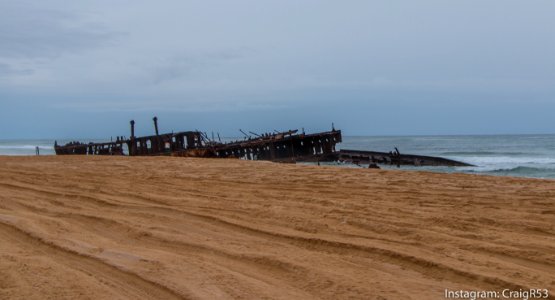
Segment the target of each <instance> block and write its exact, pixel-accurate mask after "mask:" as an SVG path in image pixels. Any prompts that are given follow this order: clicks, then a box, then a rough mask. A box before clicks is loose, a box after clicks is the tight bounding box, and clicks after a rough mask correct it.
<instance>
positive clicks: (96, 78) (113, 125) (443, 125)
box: [0, 0, 555, 138]
mask: <svg viewBox="0 0 555 300" xmlns="http://www.w3.org/2000/svg"><path fill="white" fill-rule="evenodd" d="M554 16H555V1H552V0H535V1H524V0H522V1H510V0H488V1H483V0H479V1H478V0H476V1H472V0H464V1H463V0H458V1H457V0H453V1H445V0H437V1H429V0H422V1H408V0H407V1H396V0H384V1H369V0H365V1H322V0H318V1H310V0H304V1H283V0H281V1H261V0H257V1H255V0H252V1H240V0H235V1H209V0H202V1H200V0H199V1H184V0H175V1H170V0H168V1H138V0H133V1H121V0H110V1H102V0H95V1H84V0H83V1H55V0H41V1H24V0H17V1H16V0H13V1H7V0H0V138H41V137H44V138H67V137H90V138H103V137H104V138H105V137H109V136H111V135H114V136H115V135H128V123H129V120H130V119H135V121H136V122H137V127H138V128H137V131H138V134H151V133H152V132H153V129H152V125H151V123H152V121H151V118H152V116H154V115H157V116H158V117H159V120H160V121H159V122H160V127H161V130H162V131H172V130H175V131H179V130H192V129H201V130H204V131H208V132H210V131H219V132H221V133H222V134H223V135H227V136H230V135H232V136H236V135H239V132H238V129H239V128H242V129H244V130H250V131H259V132H260V131H264V130H266V131H271V130H273V129H278V130H281V129H283V130H286V129H292V128H301V127H304V128H305V129H307V130H311V131H316V130H327V129H329V128H331V123H332V122H334V123H335V125H336V127H338V128H341V129H343V131H344V134H345V135H391V134H394V135H410V134H495V133H555V118H554V114H555V17H554Z"/></svg>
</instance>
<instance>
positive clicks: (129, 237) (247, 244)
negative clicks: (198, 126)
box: [0, 156, 555, 299]
mask: <svg viewBox="0 0 555 300" xmlns="http://www.w3.org/2000/svg"><path fill="white" fill-rule="evenodd" d="M531 288H538V289H548V290H549V291H550V294H551V295H552V296H553V295H554V294H555V181H554V180H538V179H521V178H511V177H490V176H478V175H465V174H436V173H426V172H412V171H385V170H370V169H349V168H338V167H324V166H320V167H318V166H302V165H290V164H276V163H270V162H251V161H239V160H233V159H229V160H223V159H222V160H217V159H187V158H172V157H150V158H147V157H77V156H73V157H69V156H68V157H60V156H58V157H55V156H49V157H46V156H45V157H0V299H228V298H243V299H260V298H271V299H322V298H324V299H345V298H355V299H443V298H444V292H445V290H446V289H448V290H493V291H502V290H504V289H510V290H516V291H518V290H520V289H522V290H528V289H531Z"/></svg>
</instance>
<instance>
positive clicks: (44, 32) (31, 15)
mask: <svg viewBox="0 0 555 300" xmlns="http://www.w3.org/2000/svg"><path fill="white" fill-rule="evenodd" d="M0 5H1V9H0V41H2V42H1V43H0V57H3V58H18V59H21V58H27V59H37V58H52V57H57V56H59V55H61V54H63V53H70V52H75V51H82V50H86V49H90V48H94V47H98V46H101V45H103V44H105V43H108V42H109V41H111V40H112V39H113V38H114V37H115V36H116V35H117V34H116V33H113V32H110V31H108V30H107V29H105V28H103V27H102V25H101V24H94V23H93V24H91V23H86V22H83V21H81V20H80V15H79V14H78V13H75V14H72V13H70V12H63V11H60V10H54V9H46V8H35V7H33V5H32V4H31V3H27V2H13V3H6V2H1V3H0Z"/></svg>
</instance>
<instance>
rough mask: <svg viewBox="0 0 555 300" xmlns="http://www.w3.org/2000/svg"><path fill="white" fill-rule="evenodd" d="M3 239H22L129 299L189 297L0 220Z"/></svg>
mask: <svg viewBox="0 0 555 300" xmlns="http://www.w3.org/2000/svg"><path fill="white" fill-rule="evenodd" d="M0 240H3V241H10V242H12V243H19V244H22V245H23V246H25V247H26V248H28V249H33V250H38V251H40V252H42V253H44V254H45V255H46V256H48V257H49V258H51V259H53V260H54V261H56V262H57V263H61V264H64V265H66V266H67V267H69V268H72V269H75V270H78V271H80V272H83V273H85V274H87V275H91V276H93V277H94V278H95V279H97V280H98V281H99V282H109V283H110V284H113V285H114V286H115V287H116V289H117V291H118V292H119V293H121V294H123V295H125V296H126V297H129V298H130V299H188V298H187V297H185V296H184V295H181V294H179V293H177V292H176V291H173V290H171V289H170V288H168V287H165V286H163V285H161V284H159V283H156V282H153V281H150V280H147V279H145V278H143V277H141V276H139V275H137V274H135V273H132V272H129V271H125V270H122V269H119V268H117V267H115V266H112V265H110V264H108V263H105V262H104V261H101V260H99V259H97V258H94V257H91V256H88V255H85V254H82V253H78V252H76V251H73V250H70V249H66V248H63V247H60V246H58V245H56V244H54V243H52V242H49V241H46V240H44V239H43V238H41V237H37V236H35V235H33V234H32V233H29V232H27V231H25V230H23V229H21V228H19V227H17V226H15V225H12V224H9V223H5V222H2V221H0Z"/></svg>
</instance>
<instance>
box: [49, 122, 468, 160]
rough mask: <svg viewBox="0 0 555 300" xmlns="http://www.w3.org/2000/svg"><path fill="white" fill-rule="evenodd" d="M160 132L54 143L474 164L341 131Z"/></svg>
mask: <svg viewBox="0 0 555 300" xmlns="http://www.w3.org/2000/svg"><path fill="white" fill-rule="evenodd" d="M153 121H154V128H155V135H150V136H139V137H137V136H135V122H134V121H131V122H130V123H131V136H130V138H125V137H123V136H121V137H119V136H118V137H117V138H116V141H110V142H106V143H81V142H71V143H68V144H66V145H64V146H59V145H58V144H57V143H55V144H54V149H55V151H56V154H57V155H129V156H157V155H171V156H179V157H215V158H240V159H247V160H269V161H274V162H296V161H304V162H307V161H312V162H320V161H346V162H352V163H356V164H358V163H369V164H396V165H399V166H400V165H415V166H469V165H468V164H465V163H463V162H458V161H453V160H449V159H445V158H441V157H431V156H419V155H410V154H403V155H401V154H399V153H398V152H397V153H396V154H392V153H391V152H390V153H383V152H373V151H359V150H341V151H337V150H336V145H337V144H338V143H341V142H342V136H341V130H335V129H334V128H332V130H331V131H327V132H320V133H313V134H305V133H304V130H303V132H301V133H299V132H298V130H289V131H284V132H275V133H265V134H260V135H259V134H255V133H253V134H254V135H255V137H252V136H247V135H246V134H245V136H246V137H245V139H244V140H240V141H232V142H227V143H222V142H220V141H218V142H217V141H215V139H214V138H212V139H210V138H208V136H207V135H206V134H204V133H202V132H200V131H183V132H177V133H173V132H172V133H162V134H160V133H158V119H157V118H156V117H154V119H153Z"/></svg>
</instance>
